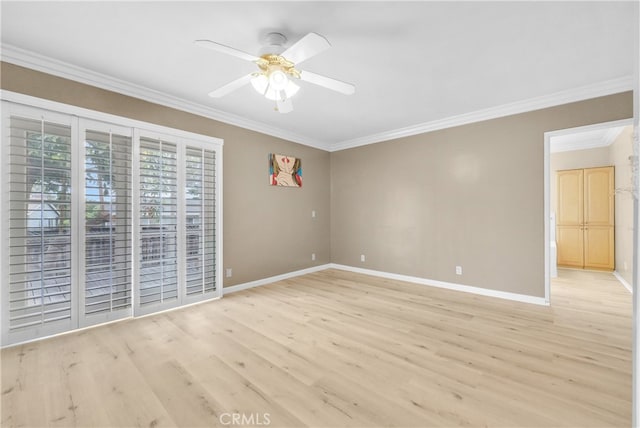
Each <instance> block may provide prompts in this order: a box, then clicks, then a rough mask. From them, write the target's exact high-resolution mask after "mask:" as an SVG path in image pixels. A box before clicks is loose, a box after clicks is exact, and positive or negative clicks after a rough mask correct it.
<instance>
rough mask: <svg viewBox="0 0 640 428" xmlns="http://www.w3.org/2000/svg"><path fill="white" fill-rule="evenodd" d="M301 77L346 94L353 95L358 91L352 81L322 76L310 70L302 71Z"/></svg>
mask: <svg viewBox="0 0 640 428" xmlns="http://www.w3.org/2000/svg"><path fill="white" fill-rule="evenodd" d="M300 79H301V80H304V81H305V82H309V83H313V84H314V85H319V86H322V87H325V88H327V89H331V90H333V91H336V92H340V93H342V94H345V95H353V94H354V93H355V92H356V87H355V86H353V85H352V84H351V83H346V82H342V81H340V80H336V79H332V78H331V77H326V76H321V75H320V74H315V73H312V72H310V71H305V70H302V71H300Z"/></svg>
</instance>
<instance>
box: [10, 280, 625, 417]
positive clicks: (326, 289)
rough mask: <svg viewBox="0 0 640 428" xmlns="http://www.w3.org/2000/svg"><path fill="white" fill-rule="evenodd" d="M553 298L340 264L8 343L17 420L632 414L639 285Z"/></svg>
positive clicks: (558, 291) (557, 287) (567, 286)
mask: <svg viewBox="0 0 640 428" xmlns="http://www.w3.org/2000/svg"><path fill="white" fill-rule="evenodd" d="M560 275H561V276H560V278H559V279H557V280H554V283H553V286H552V304H553V306H552V307H550V308H549V307H542V306H535V305H530V304H524V303H516V302H510V301H505V300H499V299H493V298H488V297H481V296H475V295H471V294H465V293H459V292H453V291H447V290H441V289H436V288H431V287H426V286H421V285H414V284H407V283H401V282H397V281H391V280H385V279H380V278H374V277H369V276H364V275H359V274H354V273H348V272H344V271H338V270H326V271H322V272H318V273H314V274H310V275H306V276H303V277H298V278H295V279H291V280H286V281H281V282H278V283H275V284H272V285H268V286H264V287H260V288H256V289H252V290H247V291H244V292H238V293H234V294H231V295H228V296H226V297H224V298H223V299H222V300H220V301H217V302H210V303H205V304H201V305H198V306H193V307H189V308H185V309H182V310H178V311H173V312H168V313H164V314H159V315H156V316H152V317H147V318H142V319H137V320H128V321H123V322H120V323H116V324H111V325H107V326H102V327H98V328H94V329H90V330H85V331H82V332H77V333H73V334H69V335H65V336H60V337H57V338H53V339H49V340H44V341H40V342H34V343H31V344H27V345H22V346H16V347H13V348H7V349H4V350H3V351H2V419H1V421H2V426H7V427H10V426H30V427H35V426H47V425H48V426H87V427H89V426H147V427H151V428H155V427H161V426H182V427H188V426H238V425H237V424H233V422H234V420H233V418H234V416H233V414H236V415H237V416H235V418H236V420H235V422H242V419H241V418H242V416H244V422H245V423H246V425H253V426H265V425H268V423H270V426H272V427H304V426H318V427H320V426H322V427H343V426H349V427H374V426H404V427H410V426H411V427H428V426H458V425H468V426H509V427H516V426H517V427H520V426H530V427H548V426H567V427H568V426H571V427H605V426H606V427H608V426H630V425H631V311H632V306H631V305H632V303H631V296H630V294H629V293H628V292H627V291H626V290H625V289H624V287H623V286H622V285H621V284H619V283H618V282H617V281H616V280H615V278H614V277H613V276H612V275H611V274H608V273H595V272H581V271H571V270H561V273H560Z"/></svg>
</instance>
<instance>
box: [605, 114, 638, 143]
mask: <svg viewBox="0 0 640 428" xmlns="http://www.w3.org/2000/svg"><path fill="white" fill-rule="evenodd" d="M632 123H633V119H630V122H629V124H632ZM623 129H624V126H619V127H617V128H611V129H609V131H608V132H607V134H606V135H605V136H604V138H603V140H604V145H605V146H610V145H611V144H613V142H614V141H616V138H618V136H619V135H620V134H621V133H622V130H623Z"/></svg>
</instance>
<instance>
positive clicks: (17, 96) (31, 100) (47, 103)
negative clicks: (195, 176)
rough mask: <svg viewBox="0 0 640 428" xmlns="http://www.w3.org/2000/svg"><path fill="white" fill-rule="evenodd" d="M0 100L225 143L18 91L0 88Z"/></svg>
mask: <svg viewBox="0 0 640 428" xmlns="http://www.w3.org/2000/svg"><path fill="white" fill-rule="evenodd" d="M0 100H2V101H9V102H12V103H15V104H21V105H24V106H28V107H36V108H41V109H44V110H49V111H51V112H55V113H59V114H66V115H70V116H80V117H82V118H85V119H92V120H97V121H99V122H107V123H109V124H113V123H115V124H117V125H119V126H125V127H131V128H140V129H142V130H144V131H148V132H159V133H161V134H164V135H170V136H171V137H179V138H187V139H191V140H196V141H203V140H207V141H211V142H213V143H216V144H220V145H221V146H222V145H223V144H224V140H223V139H221V138H217V137H213V136H210V135H204V134H196V133H194V132H189V131H184V130H182V129H176V128H170V127H167V126H162V125H156V124H154V123H150V122H144V121H141V120H136V119H131V118H129V117H125V116H117V115H114V114H110V113H104V112H101V111H97V110H90V109H87V108H83V107H78V106H74V105H71V104H65V103H59V102H57V101H51V100H46V99H44V98H38V97H32V96H31V95H25V94H21V93H18V92H12V91H7V90H0Z"/></svg>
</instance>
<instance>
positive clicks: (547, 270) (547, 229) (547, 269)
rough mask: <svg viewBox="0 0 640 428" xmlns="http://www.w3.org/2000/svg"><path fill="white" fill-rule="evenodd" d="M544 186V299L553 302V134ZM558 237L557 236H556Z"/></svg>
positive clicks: (548, 145) (546, 146) (546, 145)
mask: <svg viewBox="0 0 640 428" xmlns="http://www.w3.org/2000/svg"><path fill="white" fill-rule="evenodd" d="M543 170H544V173H543V174H544V177H543V186H544V191H543V192H544V200H543V201H542V205H543V208H542V212H543V215H544V300H545V302H546V303H547V305H550V304H551V265H552V263H553V264H557V260H551V201H550V199H551V136H549V135H547V133H546V132H545V134H544V156H543ZM556 239H557V237H556Z"/></svg>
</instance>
